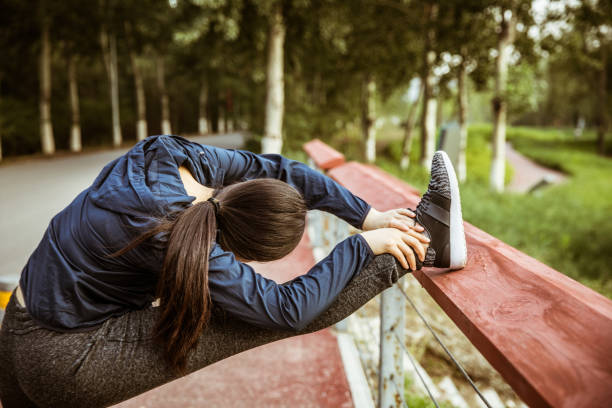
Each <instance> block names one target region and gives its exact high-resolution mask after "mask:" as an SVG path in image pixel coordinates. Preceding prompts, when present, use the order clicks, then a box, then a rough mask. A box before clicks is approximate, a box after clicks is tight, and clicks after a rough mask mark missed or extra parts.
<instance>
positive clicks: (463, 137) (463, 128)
mask: <svg viewBox="0 0 612 408" xmlns="http://www.w3.org/2000/svg"><path fill="white" fill-rule="evenodd" d="M457 76H458V77H457V80H458V88H459V89H458V101H457V102H458V104H459V156H458V158H457V177H458V179H459V181H460V182H463V181H465V179H466V164H465V150H466V148H467V114H468V93H467V72H466V70H465V57H462V60H461V65H459V72H458V75H457Z"/></svg>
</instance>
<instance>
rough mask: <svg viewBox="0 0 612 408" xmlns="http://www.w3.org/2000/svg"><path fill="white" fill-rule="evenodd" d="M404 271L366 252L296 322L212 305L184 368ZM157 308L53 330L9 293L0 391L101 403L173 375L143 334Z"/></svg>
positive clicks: (367, 292) (316, 324)
mask: <svg viewBox="0 0 612 408" xmlns="http://www.w3.org/2000/svg"><path fill="white" fill-rule="evenodd" d="M407 272H408V271H407V270H404V269H403V268H402V267H401V266H400V265H399V263H397V262H396V261H395V259H394V258H393V257H392V256H391V255H386V254H385V255H380V256H377V257H376V258H374V260H373V261H372V262H370V264H369V265H367V266H366V267H365V268H364V269H363V270H361V271H360V272H359V274H358V275H357V276H356V277H355V278H353V280H351V281H350V282H349V283H348V285H347V286H346V287H345V288H344V289H343V290H342V292H341V293H340V295H339V296H338V297H337V298H336V300H335V301H334V302H333V303H332V305H331V306H330V307H329V308H328V309H327V310H326V311H325V312H323V313H322V314H321V315H320V316H318V317H317V319H316V320H314V321H313V322H312V323H311V324H309V325H308V326H307V327H306V328H305V329H304V330H302V331H299V332H296V331H284V330H270V329H262V328H259V327H255V326H252V325H249V324H247V323H245V322H242V321H240V320H237V319H234V318H232V317H230V316H226V315H224V313H223V311H222V310H221V309H219V308H216V307H214V308H213V314H212V318H211V320H210V322H209V324H208V326H207V328H206V329H205V330H204V331H203V333H202V335H201V336H200V341H199V344H198V346H197V348H196V350H194V352H192V353H191V355H190V357H189V359H188V365H187V371H188V373H191V372H193V371H196V370H199V369H201V368H203V367H206V366H208V365H209V364H213V363H215V362H217V361H219V360H222V359H224V358H226V357H230V356H232V355H234V354H237V353H240V352H242V351H245V350H248V349H251V348H254V347H257V346H261V345H263V344H266V343H271V342H273V341H276V340H280V339H284V338H287V337H292V336H297V335H300V334H305V333H311V332H315V331H317V330H321V329H323V328H325V327H329V326H331V325H333V324H334V323H337V322H339V321H340V320H342V319H344V318H345V317H347V316H349V315H350V314H351V313H353V312H354V311H356V310H357V309H359V308H360V307H361V306H362V305H363V304H365V303H366V302H367V301H368V300H370V299H372V298H373V297H374V296H376V295H377V294H379V293H380V292H382V291H383V290H384V289H386V288H388V287H390V286H391V285H392V284H393V283H395V282H396V281H397V280H398V279H399V278H400V277H401V276H403V275H404V274H406V273H407ZM157 314H158V309H157V308H155V307H150V308H147V309H143V310H138V311H133V312H129V313H127V314H125V315H123V316H120V317H115V318H110V319H108V320H106V321H105V322H104V323H103V324H102V325H100V326H98V327H96V328H94V329H92V330H90V331H86V332H78V333H75V332H71V333H59V332H55V331H51V330H47V329H44V328H42V327H40V326H38V325H37V324H36V323H35V322H34V321H32V319H31V317H30V315H29V314H28V312H27V311H26V310H25V308H23V307H21V306H19V304H18V303H16V301H15V296H14V295H13V296H12V297H11V300H10V302H9V304H8V306H7V309H6V315H5V316H4V321H3V322H2V329H1V331H0V399H1V400H2V404H3V406H4V408H12V407H46V406H50V407H101V406H108V405H112V404H116V403H118V402H120V401H124V400H126V399H129V398H131V397H133V396H136V395H138V394H141V393H143V392H145V391H147V390H150V389H152V388H155V387H157V386H160V385H162V384H164V383H167V382H169V381H172V380H174V379H176V378H177V376H176V375H174V374H172V370H170V369H169V368H168V366H167V364H166V363H165V361H164V359H163V357H162V353H161V350H160V348H159V347H158V346H157V344H156V343H154V342H153V341H152V338H151V328H152V327H153V325H154V323H155V321H156V319H157Z"/></svg>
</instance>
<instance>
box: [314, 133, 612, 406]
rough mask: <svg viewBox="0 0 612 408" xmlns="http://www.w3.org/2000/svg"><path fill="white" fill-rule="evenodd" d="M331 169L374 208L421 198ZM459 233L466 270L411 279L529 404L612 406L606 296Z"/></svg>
mask: <svg viewBox="0 0 612 408" xmlns="http://www.w3.org/2000/svg"><path fill="white" fill-rule="evenodd" d="M310 143H311V144H310V145H309V146H310V147H309V150H308V151H307V152H308V153H309V155H311V157H312V158H313V160H314V161H315V162H317V160H321V159H317V157H318V155H319V154H321V157H323V158H326V157H329V156H330V153H329V149H331V148H330V147H329V146H326V145H325V148H322V147H321V146H322V142H320V141H317V142H316V144H315V143H313V142H310ZM313 146H314V147H313ZM338 154H340V153H338ZM328 168H329V169H330V170H329V171H328V173H327V174H328V175H329V176H330V177H332V178H333V179H335V180H336V181H338V182H339V183H341V184H342V185H344V186H346V187H347V188H348V189H350V190H351V191H352V192H353V193H354V194H357V195H359V196H360V197H361V198H363V199H364V200H366V201H367V202H369V203H370V204H371V205H372V206H374V207H375V208H377V209H378V210H382V211H385V210H388V209H392V208H402V207H411V208H414V207H415V206H416V205H417V203H418V201H419V196H418V193H417V191H416V190H415V189H414V188H412V187H411V186H410V185H408V184H406V183H405V182H403V181H402V180H399V179H397V178H395V177H393V176H391V175H390V174H388V173H386V172H384V171H382V170H380V169H379V168H377V167H375V166H370V165H364V164H360V163H356V162H349V163H345V164H339V165H336V166H333V167H328ZM465 233H466V239H467V244H468V263H467V266H466V267H465V268H464V269H462V270H460V271H455V272H451V271H449V270H446V269H435V268H425V269H423V270H421V271H416V272H415V273H414V274H413V275H414V277H415V278H416V279H417V280H418V281H419V282H420V283H421V285H422V286H423V287H424V288H425V289H426V290H427V292H428V293H429V294H430V295H431V297H432V298H433V299H434V300H435V301H436V302H437V303H438V304H439V305H440V307H441V308H442V309H443V310H444V311H445V312H446V313H447V314H448V316H449V317H450V318H451V319H452V320H453V321H454V322H455V324H456V325H457V326H458V327H459V328H460V329H461V330H462V331H463V333H464V334H465V335H466V336H467V338H468V339H469V340H470V341H471V342H472V343H473V344H474V346H475V347H476V348H477V349H478V350H479V351H480V352H481V353H482V355H483V356H484V357H485V358H486V359H487V360H488V361H489V362H490V363H491V365H492V366H493V367H495V369H497V370H498V371H499V373H500V374H501V375H502V376H503V377H504V379H505V380H506V381H507V382H508V384H509V385H510V386H511V387H512V388H513V389H514V390H515V392H516V393H517V394H518V395H519V396H520V397H521V398H522V399H523V400H524V401H525V402H526V403H527V404H528V405H530V406H532V407H549V406H552V407H609V406H612V405H611V404H612V301H610V300H609V299H607V298H605V297H603V296H601V295H600V294H598V293H596V292H594V291H593V290H591V289H589V288H587V287H585V286H583V285H581V284H580V283H578V282H576V281H574V280H572V279H570V278H569V277H567V276H565V275H563V274H562V273H560V272H558V271H556V270H554V269H552V268H550V267H548V266H546V265H544V264H543V263H541V262H539V261H537V260H536V259H534V258H532V257H530V256H528V255H526V254H524V253H522V252H520V251H518V250H517V249H515V248H512V247H511V246H509V245H507V244H505V243H503V242H502V241H500V240H498V239H496V238H494V237H492V236H491V235H489V234H487V233H485V232H483V231H481V230H479V229H478V228H476V227H474V226H473V225H471V224H469V223H467V222H466V223H465Z"/></svg>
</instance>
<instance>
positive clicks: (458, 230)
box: [436, 150, 467, 269]
mask: <svg viewBox="0 0 612 408" xmlns="http://www.w3.org/2000/svg"><path fill="white" fill-rule="evenodd" d="M436 153H440V154H441V155H442V157H443V158H444V166H445V167H446V172H447V173H448V179H449V181H450V190H451V208H450V246H451V247H450V250H451V251H450V268H451V269H461V268H463V267H464V266H465V264H466V263H467V244H466V242H465V232H464V231H463V216H462V215H461V197H460V195H459V183H458V182H457V175H456V174H455V169H454V168H453V163H452V162H451V161H450V159H449V157H448V155H447V154H446V152H445V151H443V150H439V151H437V152H436Z"/></svg>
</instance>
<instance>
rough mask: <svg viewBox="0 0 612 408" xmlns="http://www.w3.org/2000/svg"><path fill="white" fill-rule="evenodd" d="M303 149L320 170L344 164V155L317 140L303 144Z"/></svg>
mask: <svg viewBox="0 0 612 408" xmlns="http://www.w3.org/2000/svg"><path fill="white" fill-rule="evenodd" d="M303 148H304V151H305V152H306V154H308V156H310V158H312V160H313V161H314V162H315V164H316V165H317V167H319V168H320V169H323V170H329V169H331V168H333V167H336V166H339V165H341V164H343V163H344V155H343V154H342V153H340V152H338V151H337V150H335V149H333V148H331V147H330V146H328V145H327V144H325V143H323V142H322V141H320V140H319V139H313V140H311V141H309V142H308V143H305V144H304V146H303Z"/></svg>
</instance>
